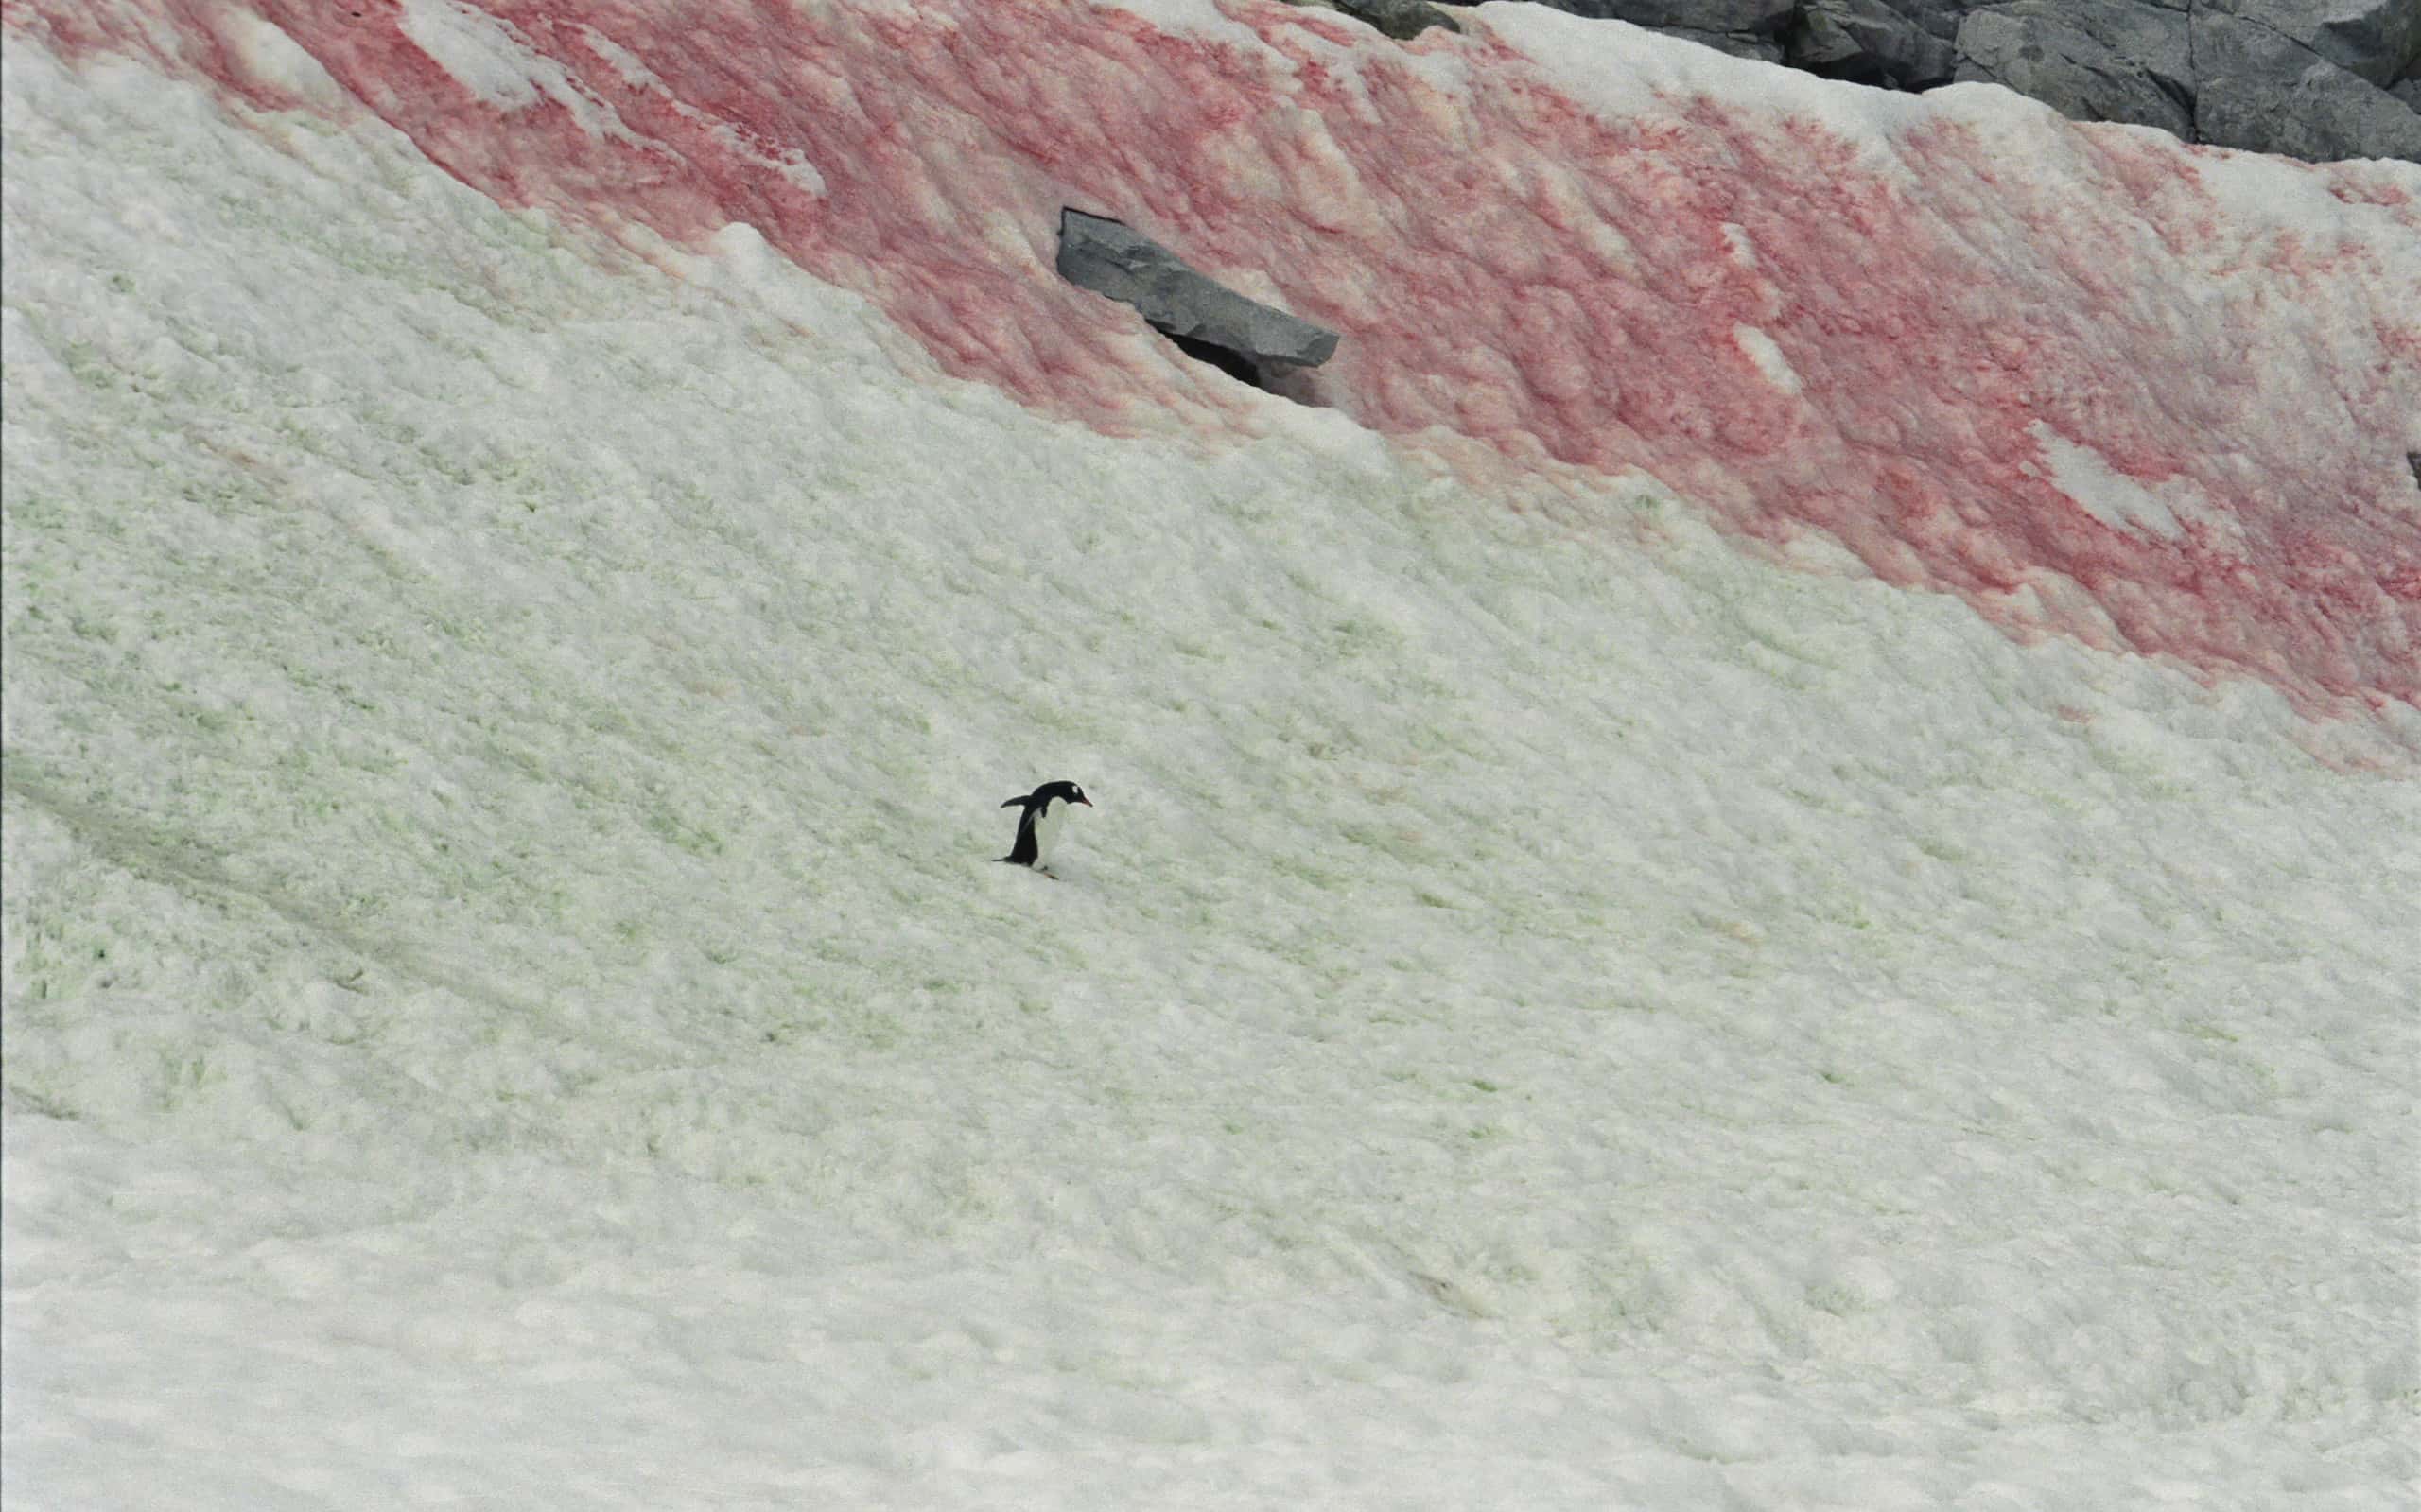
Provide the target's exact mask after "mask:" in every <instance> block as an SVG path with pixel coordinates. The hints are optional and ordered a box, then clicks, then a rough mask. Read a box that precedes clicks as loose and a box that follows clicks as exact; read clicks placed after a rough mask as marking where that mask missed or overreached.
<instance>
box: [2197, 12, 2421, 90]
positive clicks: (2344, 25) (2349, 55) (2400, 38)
mask: <svg viewBox="0 0 2421 1512" xmlns="http://www.w3.org/2000/svg"><path fill="white" fill-rule="evenodd" d="M2195 9H2196V11H2197V13H2201V12H2203V11H2219V12H2223V13H2226V14H2229V15H2237V16H2241V17H2243V18H2244V19H2245V20H2247V21H2256V22H2259V23H2260V24H2261V25H2263V26H2268V27H2269V28H2270V29H2271V30H2273V31H2275V32H2277V33H2279V34H2280V35H2281V36H2284V37H2287V38H2289V39H2290V40H2292V41H2294V42H2298V43H2302V44H2303V45H2304V46H2306V47H2308V48H2310V49H2311V50H2312V52H2313V53H2315V54H2317V55H2318V56H2319V57H2321V58H2322V59H2325V61H2329V62H2332V63H2335V64H2336V65H2337V66H2338V67H2340V68H2343V69H2344V70H2345V71H2346V72H2347V73H2349V74H2352V75H2354V76H2355V77H2356V78H2360V79H2364V80H2366V81H2368V82H2370V83H2373V84H2377V85H2378V86H2379V87H2380V88H2382V89H2384V88H2386V87H2387V86H2388V85H2390V84H2393V83H2395V81H2396V80H2397V79H2398V78H2402V77H2403V76H2404V74H2405V72H2406V70H2408V69H2410V68H2411V67H2412V62H2413V60H2414V59H2415V58H2421V4H2415V3H2414V0H2199V3H2198V4H2197V5H2196V7H2195Z"/></svg>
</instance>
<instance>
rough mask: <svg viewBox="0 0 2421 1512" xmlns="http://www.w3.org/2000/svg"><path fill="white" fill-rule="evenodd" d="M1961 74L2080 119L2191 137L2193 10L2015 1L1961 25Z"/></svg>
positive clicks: (2124, 1) (2114, 0)
mask: <svg viewBox="0 0 2421 1512" xmlns="http://www.w3.org/2000/svg"><path fill="white" fill-rule="evenodd" d="M1958 47H1959V69H1958V77H1959V78H1960V79H1961V80H1962V81H1972V80H1981V81H1983V82H1986V83H1993V84H2003V85H2007V86H2008V87H2009V88H2011V89H2013V90H2015V91H2017V92H2018V93H2019V94H2021V95H2026V96H2031V97H2032V98H2035V99H2039V100H2041V101H2042V102H2043V103H2045V104H2046V105H2048V106H2050V107H2051V108H2052V109H2053V110H2056V111H2058V112H2059V113H2061V114H2063V115H2064V116H2067V117H2068V118H2069V119H2070V120H2076V121H2124V122H2127V123H2129V124H2132V125H2135V126H2157V127H2160V128H2162V129H2164V130H2169V131H2174V132H2176V133H2177V134H2178V135H2179V136H2184V137H2188V138H2189V139H2190V137H2191V134H2192V131H2193V128H2194V112H2193V104H2192V102H2193V98H2194V63H2193V56H2192V52H2191V49H2190V46H2189V38H2188V33H2187V22H2186V12H2184V11H2182V10H2170V9H2165V8H2162V7H2159V6H2151V5H2136V4H2130V3H2128V0H2008V3H2006V4H1999V5H1989V6H1985V7H1983V8H1981V9H1977V10H1973V11H1970V12H1969V13H1968V15H1967V18H1966V20H1964V21H1963V22H1961V23H1959V43H1958Z"/></svg>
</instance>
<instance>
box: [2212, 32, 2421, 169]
mask: <svg viewBox="0 0 2421 1512" xmlns="http://www.w3.org/2000/svg"><path fill="white" fill-rule="evenodd" d="M2193 26H2194V62H2195V67H2196V71H2197V79H2196V83H2197V86H2198V88H2197V93H2196V95H2195V98H2194V131H2195V134H2196V136H2197V137H2198V138H2199V139H2200V140H2202V141H2205V142H2215V143H2217V144H2219V145H2220V146H2221V147H2238V148H2252V149H2254V150H2255V151H2258V152H2285V153H2290V154H2291V155H2293V156H2295V157H2299V158H2309V159H2312V160H2314V161H2318V162H2328V161H2331V160H2334V159H2337V158H2401V159H2403V160H2404V161H2405V162H2408V163H2421V112H2416V111H2415V110H2414V109H2413V108H2412V106H2411V105H2409V104H2407V103H2406V102H2405V101H2403V100H2401V99H2398V98H2397V97H2396V96H2394V95H2391V94H2389V93H2388V92H2387V91H2386V90H2384V89H2381V88H2379V87H2378V86H2377V84H2374V83H2371V82H2370V81H2368V80H2367V79H2364V78H2360V77H2358V76H2357V75H2354V74H2352V73H2349V72H2347V71H2346V70H2345V69H2343V68H2341V67H2339V66H2338V65H2337V64H2335V63H2333V62H2330V61H2327V60H2326V59H2325V58H2322V57H2320V56H2319V55H2318V54H2316V53H2314V52H2313V51H2312V50H2311V49H2310V48H2308V47H2307V46H2305V45H2303V44H2302V43H2299V42H2296V41H2295V40H2294V39H2292V38H2291V37H2289V36H2287V35H2286V34H2285V33H2283V32H2280V31H2277V30H2275V29H2274V28H2273V27H2271V26H2264V25H2263V24H2261V23H2260V22H2257V21H2248V20H2246V19H2244V18H2243V17H2241V16H2234V15H2230V14H2228V13H2226V12H2225V11H2221V10H2218V9H2205V10H2198V11H2197V12H2195V14H2194V19H2193Z"/></svg>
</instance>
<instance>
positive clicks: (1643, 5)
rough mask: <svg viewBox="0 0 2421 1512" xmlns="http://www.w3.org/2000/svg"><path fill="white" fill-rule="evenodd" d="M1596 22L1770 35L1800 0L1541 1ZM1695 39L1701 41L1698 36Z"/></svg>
mask: <svg viewBox="0 0 2421 1512" xmlns="http://www.w3.org/2000/svg"><path fill="white" fill-rule="evenodd" d="M1540 3H1541V4H1542V5H1546V6H1549V7H1551V8H1553V9H1557V10H1565V11H1569V12H1571V13H1572V14H1573V15H1576V16H1586V17H1588V18H1589V19H1591V20H1593V21H1628V22H1629V23H1630V24H1631V25H1632V26H1647V27H1651V28H1653V29H1656V30H1659V31H1662V30H1667V29H1675V30H1686V31H1690V32H1713V33H1716V34H1717V35H1732V36H1738V35H1742V34H1747V35H1750V36H1758V37H1770V36H1772V35H1773V34H1775V33H1776V32H1778V31H1780V30H1782V28H1783V27H1784V26H1786V25H1788V24H1789V22H1790V17H1791V12H1793V11H1794V10H1796V9H1799V0H1540ZM1691 40H1693V41H1697V40H1698V39H1697V38H1695V37H1694V38H1692V39H1691Z"/></svg>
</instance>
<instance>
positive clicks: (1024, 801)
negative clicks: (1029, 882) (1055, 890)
mask: <svg viewBox="0 0 2421 1512" xmlns="http://www.w3.org/2000/svg"><path fill="white" fill-rule="evenodd" d="M1071 804H1083V805H1084V806H1085V807H1086V808H1091V807H1092V806H1093V801H1092V800H1091V799H1090V798H1088V797H1086V796H1085V790H1084V789H1082V788H1079V787H1077V786H1076V785H1075V784H1074V783H1072V782H1046V783H1044V784H1043V785H1042V786H1041V787H1039V788H1036V789H1035V790H1034V791H1032V792H1030V793H1027V794H1026V795H1025V796H1024V797H1022V798H1012V799H1010V800H1009V801H1008V802H1006V803H1004V804H1002V805H1001V808H1022V809H1024V810H1025V811H1024V812H1023V813H1021V814H1019V815H1018V840H1017V843H1016V844H1014V845H1011V846H1010V847H1009V853H1008V854H1007V855H1006V856H995V857H993V858H992V859H993V860H1001V861H1009V862H1011V863H1013V864H1015V865H1019V866H1031V867H1033V868H1034V869H1035V870H1036V871H1037V872H1041V873H1042V875H1043V876H1045V877H1049V876H1050V875H1051V873H1050V872H1049V871H1047V870H1045V869H1044V867H1043V864H1042V862H1043V860H1044V859H1045V858H1047V857H1048V856H1050V854H1051V847H1052V846H1054V845H1055V844H1057V843H1058V842H1059V831H1060V828H1061V827H1062V826H1065V825H1066V824H1067V823H1068V808H1069V806H1070V805H1071Z"/></svg>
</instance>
